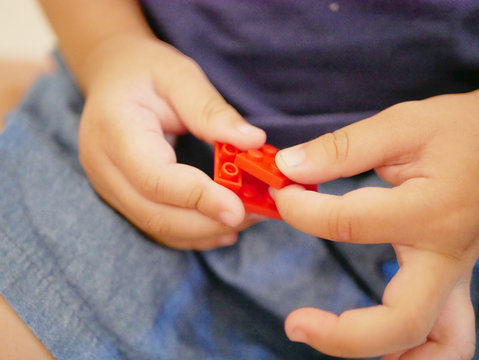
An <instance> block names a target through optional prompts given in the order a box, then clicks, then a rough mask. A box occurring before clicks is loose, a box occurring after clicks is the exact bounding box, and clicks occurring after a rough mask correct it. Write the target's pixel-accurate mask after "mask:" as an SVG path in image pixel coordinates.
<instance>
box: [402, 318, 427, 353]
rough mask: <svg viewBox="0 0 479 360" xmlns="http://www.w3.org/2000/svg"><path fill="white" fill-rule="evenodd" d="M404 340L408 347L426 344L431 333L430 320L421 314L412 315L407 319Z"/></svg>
mask: <svg viewBox="0 0 479 360" xmlns="http://www.w3.org/2000/svg"><path fill="white" fill-rule="evenodd" d="M405 324H406V325H405V331H404V332H403V336H404V342H405V344H406V345H407V346H408V347H414V346H418V345H421V344H424V343H425V342H426V340H427V335H428V333H429V330H430V329H429V325H428V321H426V319H424V318H423V317H421V316H410V317H409V318H408V319H407V321H405Z"/></svg>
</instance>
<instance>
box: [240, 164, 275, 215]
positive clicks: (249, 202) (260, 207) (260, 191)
mask: <svg viewBox="0 0 479 360" xmlns="http://www.w3.org/2000/svg"><path fill="white" fill-rule="evenodd" d="M268 188H269V185H268V184H266V183H264V182H262V181H261V180H259V179H257V178H255V177H254V176H252V175H249V174H248V173H244V174H243V187H242V188H241V190H240V191H239V192H238V196H239V197H240V199H241V201H242V202H243V204H244V207H245V210H246V211H247V212H250V213H255V214H259V215H263V216H267V217H270V218H273V219H278V220H281V216H280V215H279V212H278V209H277V208H276V204H275V203H274V200H273V198H272V197H271V196H270V195H269V192H268Z"/></svg>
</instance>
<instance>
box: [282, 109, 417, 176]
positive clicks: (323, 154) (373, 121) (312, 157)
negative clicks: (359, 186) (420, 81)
mask: <svg viewBox="0 0 479 360" xmlns="http://www.w3.org/2000/svg"><path fill="white" fill-rule="evenodd" d="M411 104H412V103H402V104H398V105H395V106H393V107H391V108H389V109H386V110H384V111H382V112H380V113H379V114H377V115H374V116H372V117H370V118H367V119H364V120H362V121H359V122H357V123H354V124H352V125H349V126H346V127H344V128H342V129H339V130H337V131H335V132H333V133H328V134H325V135H322V136H320V137H318V138H317V139H315V140H312V141H309V142H307V143H303V144H300V145H296V146H293V147H291V148H288V149H284V150H281V151H279V152H278V154H277V155H276V164H277V166H278V167H279V169H280V170H281V172H283V173H284V174H285V175H286V176H287V177H289V178H291V179H292V180H294V181H296V182H298V183H303V184H308V183H322V182H326V181H330V180H334V179H337V178H339V177H349V176H353V175H357V174H359V173H362V172H364V171H368V170H371V169H373V168H377V167H381V166H386V165H393V164H403V163H405V162H407V161H409V160H410V158H411V157H410V156H408V155H409V154H411V153H412V152H413V151H415V150H416V149H417V146H418V144H420V143H421V136H424V134H420V133H419V132H420V131H421V130H420V129H417V126H414V123H413V122H412V121H411V119H410V117H411V116H408V115H407V114H408V113H409V110H408V108H410V107H411V106H414V105H411Z"/></svg>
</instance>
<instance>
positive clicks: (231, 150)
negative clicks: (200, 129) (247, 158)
mask: <svg viewBox="0 0 479 360" xmlns="http://www.w3.org/2000/svg"><path fill="white" fill-rule="evenodd" d="M238 153H239V150H238V149H237V148H235V147H234V146H233V145H230V144H221V143H216V144H215V173H214V181H215V182H217V183H218V184H221V185H223V186H224V187H227V188H228V189H230V190H232V191H234V192H235V193H237V192H238V191H239V190H240V189H241V186H242V174H241V171H240V170H239V169H238V167H237V166H236V165H235V164H234V160H235V158H236V155H237V154H238Z"/></svg>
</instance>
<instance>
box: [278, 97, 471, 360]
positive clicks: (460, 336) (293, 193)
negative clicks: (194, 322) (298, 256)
mask: <svg viewBox="0 0 479 360" xmlns="http://www.w3.org/2000/svg"><path fill="white" fill-rule="evenodd" d="M478 138H479V91H475V92H471V93H467V94H456V95H443V96H437V97H433V98H430V99H426V100H423V101H415V102H407V103H402V104H398V105H395V106H393V107H391V108H389V109H387V110H385V111H383V112H381V113H379V114H377V115H376V116H373V117H371V118H368V119H365V120H363V121H360V122H358V123H356V124H353V125H350V126H348V127H345V128H343V129H341V130H338V131H337V132H335V133H333V134H326V135H324V136H321V137H319V138H317V139H315V140H312V141H310V142H307V143H304V144H300V145H297V146H295V147H292V148H289V149H285V150H282V151H280V152H279V153H278V154H277V157H276V163H277V165H278V167H279V168H280V170H281V171H282V172H284V174H286V175H287V176H288V177H290V178H292V179H293V180H295V181H297V182H300V183H322V182H326V181H329V180H333V179H336V178H340V177H347V176H352V175H356V174H359V173H361V172H364V171H367V170H371V169H374V170H375V171H376V173H377V174H378V175H379V176H380V177H381V178H382V179H384V180H385V181H387V182H388V183H389V184H391V185H392V186H393V187H392V188H390V189H384V188H364V189H358V190H355V191H352V192H350V193H347V194H345V195H344V196H332V195H326V194H321V193H315V192H311V191H306V190H304V188H301V187H300V186H290V187H287V188H284V189H282V190H279V191H273V196H274V197H275V200H276V204H277V206H278V209H279V212H280V214H281V215H282V217H283V218H284V219H285V221H287V222H288V223H289V224H291V225H292V226H294V227H296V228H298V229H300V230H303V231H305V232H307V233H310V234H314V235H316V236H319V237H323V238H326V239H331V240H335V241H347V242H354V243H391V244H392V245H393V246H394V249H395V251H396V255H397V258H398V261H399V264H400V270H399V272H398V273H397V274H396V276H395V277H394V278H393V279H392V280H391V282H390V283H389V284H388V286H387V288H386V290H385V292H384V295H383V299H382V300H383V301H382V304H381V305H379V306H373V307H370V308H365V309H355V310H350V311H346V312H344V313H342V314H340V315H339V316H337V315H335V314H331V313H328V312H326V311H323V310H320V309H311V308H307V309H298V310H296V311H294V312H293V313H292V314H290V315H289V317H288V318H287V320H286V324H285V328H286V333H287V334H288V336H289V337H290V339H291V340H294V341H300V342H304V343H307V344H309V345H311V346H313V347H314V348H316V349H318V350H320V351H322V352H325V353H327V354H330V355H335V356H343V357H371V356H381V355H383V356H384V357H383V359H387V360H391V359H449V360H454V359H470V358H472V356H473V354H474V351H475V327H474V313H473V308H472V305H471V300H470V295H469V286H470V281H471V271H472V268H473V266H474V264H475V262H476V260H477V258H478V256H479V187H478V184H479V141H478ZM385 354H389V355H387V356H386V355H385Z"/></svg>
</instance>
